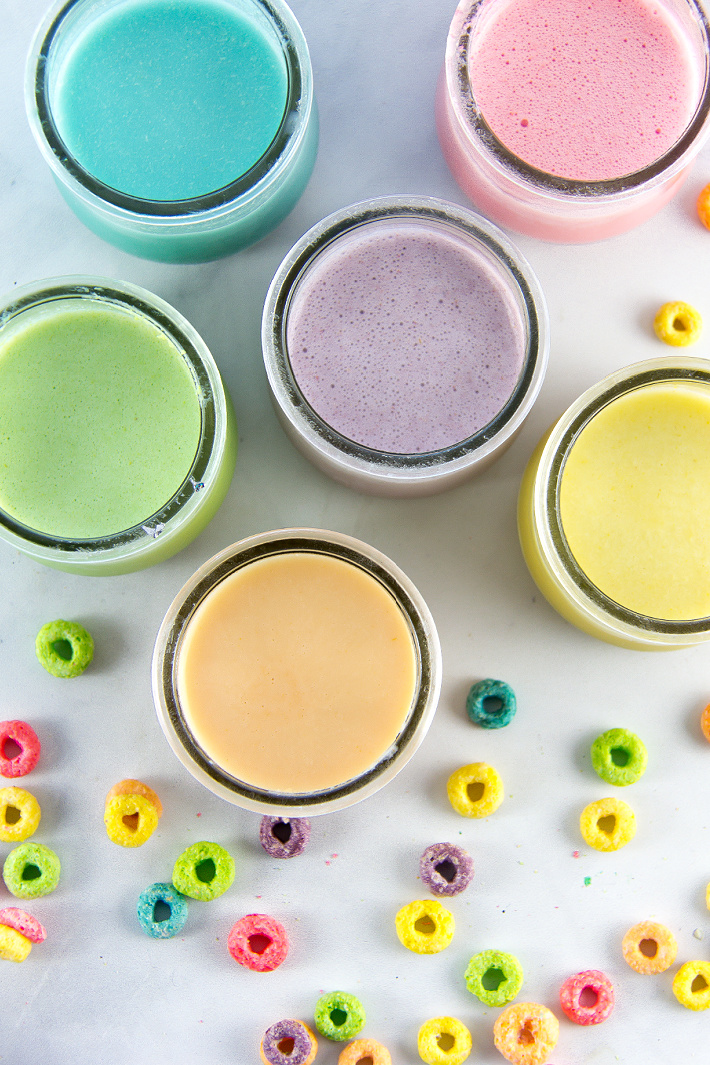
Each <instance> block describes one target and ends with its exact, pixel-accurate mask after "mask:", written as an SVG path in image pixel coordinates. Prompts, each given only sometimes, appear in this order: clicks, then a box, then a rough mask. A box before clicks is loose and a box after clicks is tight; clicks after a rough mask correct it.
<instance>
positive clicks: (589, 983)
mask: <svg viewBox="0 0 710 1065" xmlns="http://www.w3.org/2000/svg"><path fill="white" fill-rule="evenodd" d="M585 991H586V992H589V994H590V997H591V998H593V1001H592V1002H590V1003H589V1004H584V1003H583V1002H582V998H583V996H584V992H585ZM560 1005H561V1006H562V1009H563V1010H564V1012H565V1013H566V1014H567V1016H568V1017H569V1019H570V1020H571V1021H574V1023H575V1024H585V1025H586V1024H601V1023H602V1021H605V1020H606V1019H607V1017H608V1016H609V1014H610V1013H611V1011H612V1010H613V1009H614V985H613V984H612V982H611V980H610V979H609V977H608V976H606V975H605V974H604V973H602V972H600V971H599V969H585V970H584V972H581V973H575V974H574V976H570V977H569V978H568V979H567V980H565V982H564V984H563V985H562V987H561V988H560Z"/></svg>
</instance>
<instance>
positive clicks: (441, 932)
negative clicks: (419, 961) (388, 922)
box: [395, 899, 454, 954]
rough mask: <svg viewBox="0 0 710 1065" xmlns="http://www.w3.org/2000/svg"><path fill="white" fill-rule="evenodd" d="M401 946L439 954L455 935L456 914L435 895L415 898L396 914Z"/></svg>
mask: <svg viewBox="0 0 710 1065" xmlns="http://www.w3.org/2000/svg"><path fill="white" fill-rule="evenodd" d="M395 927H396V929H397V935H398V936H399V941H400V943H401V944H402V946H404V947H407V949H408V950H412V951H414V953H415V954H438V953H439V951H440V950H444V949H445V948H446V947H448V945H449V943H450V942H451V940H452V939H453V935H454V915H453V914H452V913H451V911H450V910H447V909H446V907H445V906H442V904H441V903H440V902H437V901H436V899H416V900H415V901H414V902H410V903H409V904H408V905H407V906H403V907H402V909H401V910H400V911H399V913H398V914H397V916H396V917H395Z"/></svg>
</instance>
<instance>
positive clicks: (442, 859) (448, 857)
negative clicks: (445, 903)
mask: <svg viewBox="0 0 710 1065" xmlns="http://www.w3.org/2000/svg"><path fill="white" fill-rule="evenodd" d="M419 876H420V877H421V878H422V881H423V882H424V883H425V884H426V886H427V887H428V888H429V890H430V891H431V893H432V895H459V894H460V893H461V892H462V891H465V890H466V888H467V887H468V885H469V884H470V883H471V880H472V878H473V860H472V859H471V856H470V855H469V854H467V853H466V851H465V850H464V849H463V847H457V846H456V845H455V844H454V843H432V844H431V846H430V847H427V849H426V850H425V851H424V853H423V854H422V856H421V858H420V859H419Z"/></svg>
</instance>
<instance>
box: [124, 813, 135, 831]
mask: <svg viewBox="0 0 710 1065" xmlns="http://www.w3.org/2000/svg"><path fill="white" fill-rule="evenodd" d="M121 820H122V821H123V823H124V825H125V826H126V828H127V829H128V830H129V832H137V831H138V811H136V813H134V814H124V815H123V817H122V818H121Z"/></svg>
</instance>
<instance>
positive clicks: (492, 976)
mask: <svg viewBox="0 0 710 1065" xmlns="http://www.w3.org/2000/svg"><path fill="white" fill-rule="evenodd" d="M504 980H505V973H504V972H503V971H502V969H496V968H491V969H486V971H485V973H484V974H483V976H482V977H481V983H482V984H483V986H484V988H485V989H486V991H497V990H498V988H499V987H500V985H501V984H502V983H503V981H504Z"/></svg>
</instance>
